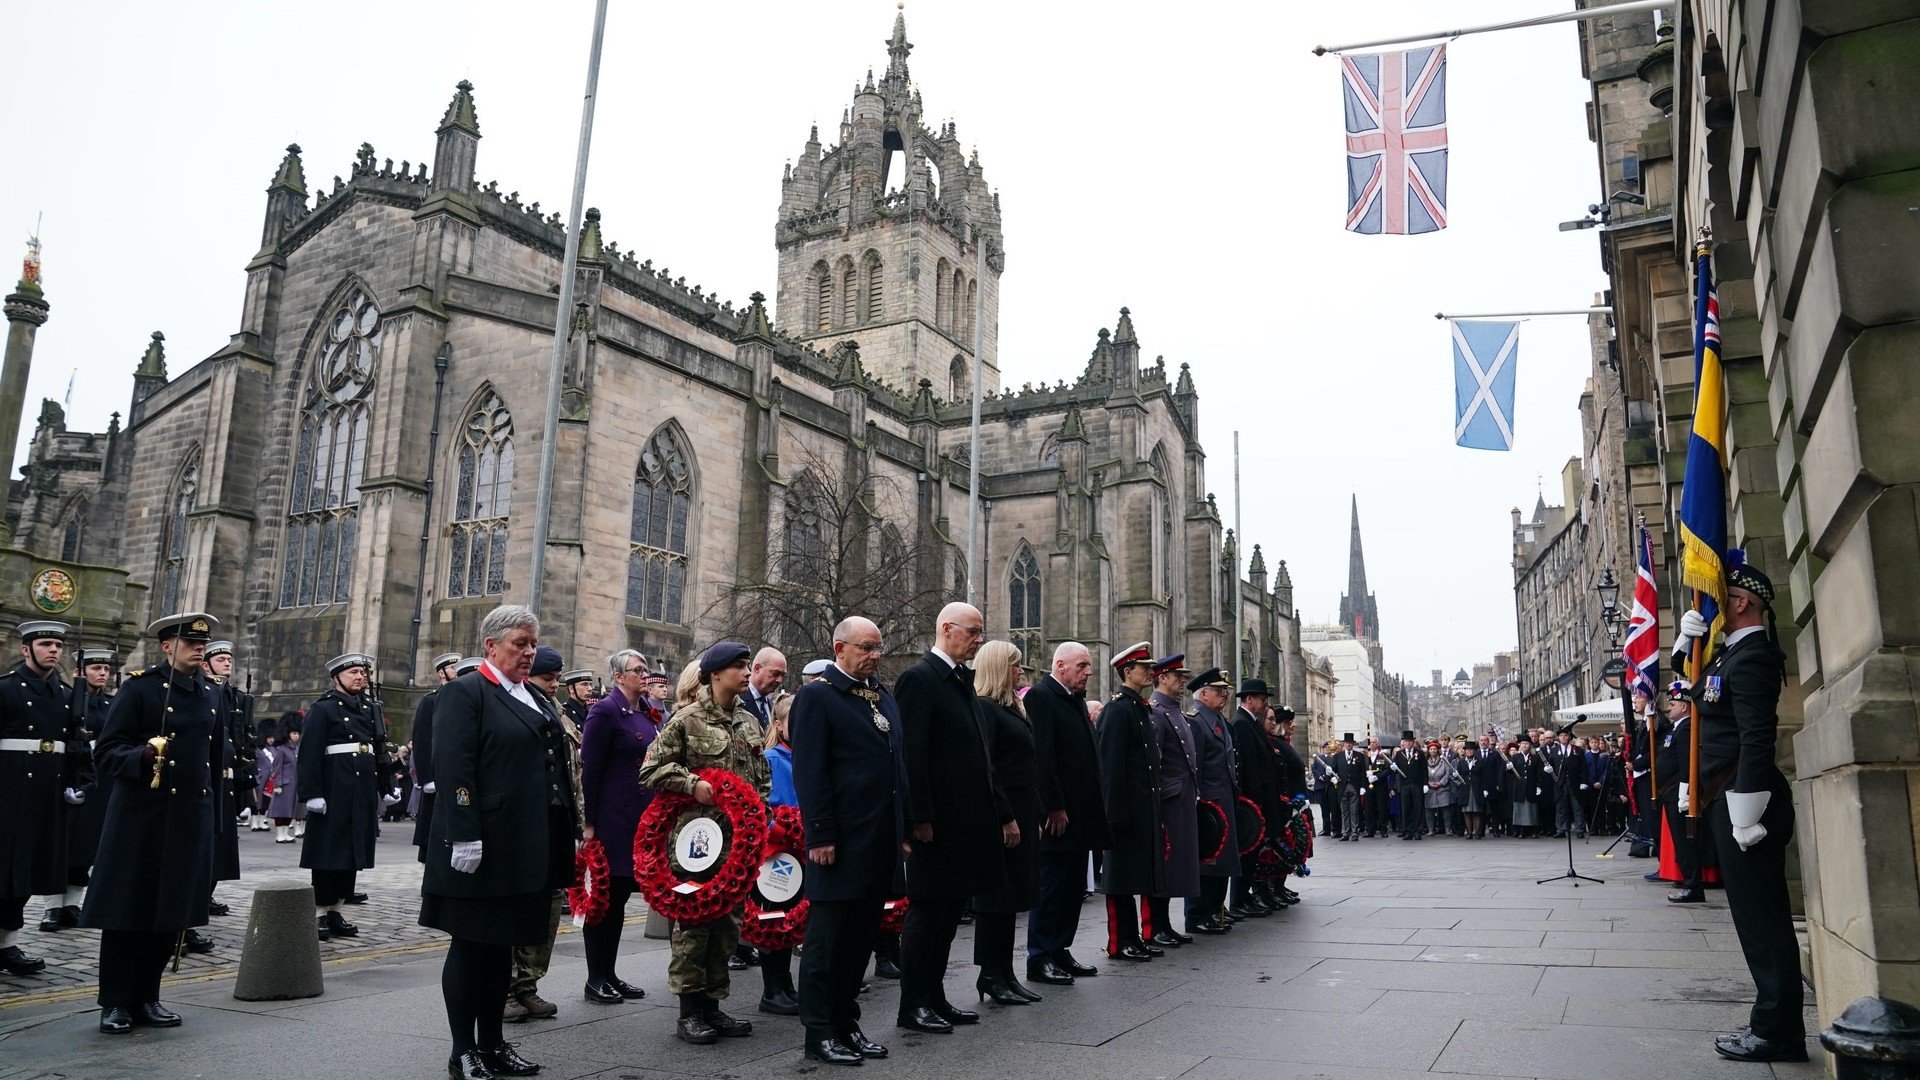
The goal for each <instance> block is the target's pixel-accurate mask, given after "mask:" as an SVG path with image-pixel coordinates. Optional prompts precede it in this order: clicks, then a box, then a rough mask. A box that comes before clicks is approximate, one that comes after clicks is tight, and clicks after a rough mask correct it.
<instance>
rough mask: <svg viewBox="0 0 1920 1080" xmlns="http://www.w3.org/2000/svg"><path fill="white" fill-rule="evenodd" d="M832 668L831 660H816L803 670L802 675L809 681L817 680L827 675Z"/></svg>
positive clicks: (801, 670)
mask: <svg viewBox="0 0 1920 1080" xmlns="http://www.w3.org/2000/svg"><path fill="white" fill-rule="evenodd" d="M832 666H833V661H831V660H815V661H812V662H811V663H809V664H807V666H806V667H803V668H801V669H800V674H801V675H803V676H805V677H807V678H809V679H812V678H817V677H819V676H821V675H825V674H826V673H827V669H828V668H830V667H832Z"/></svg>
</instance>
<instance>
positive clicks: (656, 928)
mask: <svg viewBox="0 0 1920 1080" xmlns="http://www.w3.org/2000/svg"><path fill="white" fill-rule="evenodd" d="M640 936H641V937H644V938H648V939H650V940H653V941H668V940H671V939H672V937H673V920H672V919H669V918H667V917H666V916H665V915H662V914H660V913H659V912H657V911H655V910H653V909H652V908H648V909H647V926H646V929H644V930H642V931H641V932H640Z"/></svg>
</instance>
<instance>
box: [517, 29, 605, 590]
mask: <svg viewBox="0 0 1920 1080" xmlns="http://www.w3.org/2000/svg"><path fill="white" fill-rule="evenodd" d="M606 32H607V0H598V2H597V3H595V4H594V7H593V44H592V46H591V47H590V48H589V49H588V52H587V92H586V96H585V100H584V101H582V102H581V105H580V143H579V148H578V151H577V153H576V154H575V156H574V160H573V205H572V206H571V207H569V208H568V211H567V249H566V256H565V258H564V259H562V260H561V264H560V299H559V303H558V304H557V306H556V307H555V310H554V313H553V358H552V361H551V363H550V366H549V368H548V370H547V412H546V417H545V422H544V423H543V424H542V425H541V428H540V484H539V486H538V487H536V488H535V489H534V510H533V567H532V572H531V573H530V574H529V575H528V578H527V603H528V604H529V605H530V606H531V607H532V608H533V610H534V613H535V614H536V615H537V614H539V613H540V611H541V603H540V599H541V592H542V590H544V589H545V587H546V578H547V516H548V514H549V513H551V511H552V509H553V495H552V492H553V469H554V450H555V446H554V443H555V442H556V441H557V440H558V439H559V437H560V393H561V390H562V389H563V388H564V383H565V371H566V362H567V330H568V328H569V327H571V326H572V325H573V276H574V270H575V268H576V267H577V266H579V264H580V218H581V215H582V213H583V212H584V211H583V209H582V207H581V205H580V204H581V203H582V202H584V201H585V200H586V196H587V149H588V146H589V144H590V143H591V142H592V141H593V103H594V98H595V96H596V95H597V93H598V90H599V86H600V43H601V41H602V39H603V38H605V36H606Z"/></svg>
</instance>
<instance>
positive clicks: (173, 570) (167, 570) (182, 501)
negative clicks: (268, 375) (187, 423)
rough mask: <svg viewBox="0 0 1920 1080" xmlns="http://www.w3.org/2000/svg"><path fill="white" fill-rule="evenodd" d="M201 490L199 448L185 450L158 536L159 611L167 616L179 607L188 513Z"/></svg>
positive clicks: (185, 565)
mask: <svg viewBox="0 0 1920 1080" xmlns="http://www.w3.org/2000/svg"><path fill="white" fill-rule="evenodd" d="M199 492H200V448H199V447H198V446H195V447H194V448H193V449H192V450H191V451H189V452H188V453H187V460H186V464H184V465H182V466H180V471H179V472H178V473H177V474H175V476H174V478H173V490H172V491H171V492H170V493H169V494H168V495H167V522H166V529H165V532H164V533H163V534H162V536H161V538H160V592H159V596H158V599H159V601H160V608H159V613H160V614H161V615H170V614H172V613H174V612H176V611H179V610H180V584H181V580H182V578H183V576H184V575H185V573H186V569H187V515H189V514H191V513H192V512H193V504H194V500H195V498H196V497H197V496H198V495H199Z"/></svg>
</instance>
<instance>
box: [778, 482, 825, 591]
mask: <svg viewBox="0 0 1920 1080" xmlns="http://www.w3.org/2000/svg"><path fill="white" fill-rule="evenodd" d="M827 517H828V510H827V500H826V497H825V494H824V493H823V492H822V491H821V488H820V481H819V480H817V479H815V478H814V475H813V474H812V473H811V472H804V473H801V474H800V475H799V476H798V477H796V478H795V479H794V481H793V483H792V484H791V485H789V486H788V487H787V501H786V528H785V533H784V535H783V536H782V537H781V541H782V544H783V550H782V552H781V568H780V576H781V577H783V578H785V579H786V580H787V581H790V582H795V583H798V584H800V585H801V586H803V587H805V586H809V585H812V584H816V583H818V582H819V581H821V580H823V578H822V572H823V571H825V570H826V569H827V527H828V522H827Z"/></svg>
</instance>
